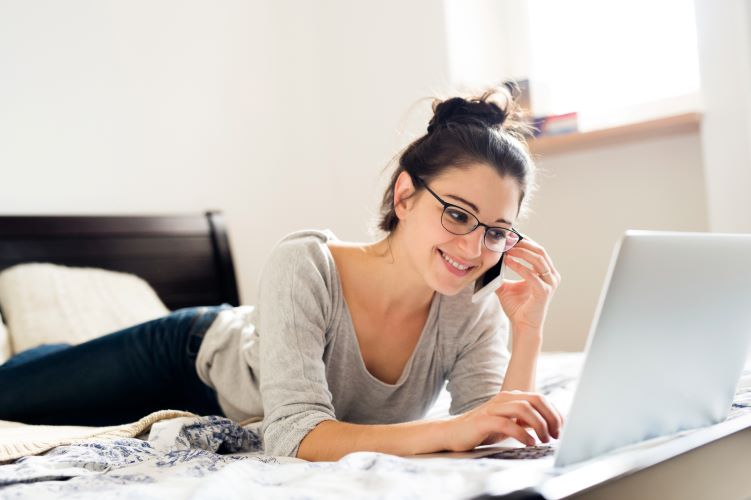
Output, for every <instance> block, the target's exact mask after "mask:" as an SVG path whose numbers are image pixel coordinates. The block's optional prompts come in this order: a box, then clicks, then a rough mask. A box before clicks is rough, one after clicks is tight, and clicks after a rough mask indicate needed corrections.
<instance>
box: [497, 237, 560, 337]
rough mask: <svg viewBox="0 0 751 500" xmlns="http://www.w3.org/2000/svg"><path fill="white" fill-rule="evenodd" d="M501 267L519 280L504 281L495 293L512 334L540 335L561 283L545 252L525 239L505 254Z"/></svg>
mask: <svg viewBox="0 0 751 500" xmlns="http://www.w3.org/2000/svg"><path fill="white" fill-rule="evenodd" d="M522 261H523V262H526V263H528V264H529V265H531V266H532V268H531V269H530V268H529V267H527V266H525V265H524V264H522ZM504 264H505V265H506V266H508V268H509V269H511V270H512V271H514V272H515V273H516V274H518V275H519V276H520V277H521V278H522V279H521V280H519V281H510V280H504V281H503V284H502V285H501V287H500V288H498V290H496V294H497V295H498V299H499V300H500V301H501V306H502V307H503V311H504V312H505V313H506V316H508V318H509V321H510V322H511V325H512V331H522V330H523V331H526V330H529V331H536V332H542V325H543V323H544V322H545V316H546V314H547V311H548V304H550V299H552V298H553V294H554V293H555V290H556V288H558V284H559V283H560V282H561V275H560V274H559V273H558V271H557V270H556V268H555V266H553V261H552V260H551V259H550V256H549V255H548V253H547V252H546V251H545V249H544V248H543V247H541V246H540V245H539V244H537V243H535V242H534V241H532V240H530V239H529V238H526V237H525V238H524V239H523V240H522V241H520V242H519V243H518V244H517V245H516V246H515V247H514V248H512V249H511V250H509V251H508V252H506V255H505V260H504Z"/></svg>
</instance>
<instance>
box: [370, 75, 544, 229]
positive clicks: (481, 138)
mask: <svg viewBox="0 0 751 500" xmlns="http://www.w3.org/2000/svg"><path fill="white" fill-rule="evenodd" d="M517 96H518V87H516V86H515V85H513V84H504V85H503V86H500V87H493V88H491V89H488V90H486V91H485V92H484V93H483V94H482V95H480V96H479V97H467V98H464V97H452V98H450V99H446V100H439V99H434V100H433V117H432V118H431V120H430V123H429V124H428V130H427V133H426V134H425V135H423V136H422V137H419V138H418V139H416V140H415V141H414V142H412V143H411V144H410V145H408V146H407V147H406V148H405V149H404V150H403V151H402V152H401V155H400V156H399V159H398V166H397V168H396V170H395V171H394V173H393V175H392V176H391V182H390V183H389V186H388V188H387V189H386V191H385V192H384V194H383V200H382V202H381V214H380V219H379V221H378V228H379V229H381V230H382V231H385V232H386V233H391V232H392V231H394V229H396V226H397V224H398V223H399V218H398V217H397V216H396V212H395V210H394V187H395V185H396V180H397V178H398V177H399V174H401V173H402V172H405V171H406V172H407V173H408V174H409V175H410V176H411V177H412V178H413V179H414V178H415V177H420V178H421V179H423V180H424V181H425V182H427V183H429V182H430V180H431V179H433V178H435V177H436V176H438V175H440V174H441V173H442V172H443V171H444V170H446V169H449V168H466V167H467V166H468V165H470V164H473V163H483V164H487V165H490V166H491V167H493V168H494V169H495V170H496V171H497V172H498V174H499V175H500V176H501V177H506V176H510V177H512V178H513V179H515V180H516V181H517V182H518V183H519V188H520V190H521V197H520V199H519V211H520V212H521V211H522V202H523V201H524V200H525V199H528V198H529V194H530V192H531V191H532V190H533V189H534V172H535V166H534V163H533V161H532V159H531V158H530V156H529V152H528V151H527V146H526V141H525V136H526V135H528V134H529V132H530V130H531V129H530V127H529V126H527V125H526V123H525V121H524V119H523V111H522V110H521V109H520V108H519V107H518V105H517V104H516V98H517ZM498 98H500V99H498ZM415 189H416V191H419V190H420V189H422V187H421V186H419V185H417V186H415Z"/></svg>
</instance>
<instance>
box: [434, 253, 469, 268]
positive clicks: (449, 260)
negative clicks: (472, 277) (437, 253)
mask: <svg viewBox="0 0 751 500" xmlns="http://www.w3.org/2000/svg"><path fill="white" fill-rule="evenodd" d="M441 256H443V260H445V261H446V262H448V263H449V264H451V265H452V266H454V267H455V268H457V269H459V270H460V271H466V270H467V269H469V268H470V266H463V265H461V264H459V263H458V262H456V261H455V260H453V259H452V258H451V257H449V256H448V255H446V254H445V253H443V252H441Z"/></svg>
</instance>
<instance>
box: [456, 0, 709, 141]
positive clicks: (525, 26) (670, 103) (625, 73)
mask: <svg viewBox="0 0 751 500" xmlns="http://www.w3.org/2000/svg"><path fill="white" fill-rule="evenodd" d="M445 2H446V16H447V35H448V36H447V41H448V47H449V63H450V64H449V67H450V69H451V73H452V80H453V81H454V83H456V84H458V85H459V86H463V85H467V84H472V85H478V84H481V83H483V82H487V81H489V80H491V79H492V80H495V81H502V80H507V79H522V78H528V79H529V81H530V83H529V85H530V91H531V100H532V108H533V112H534V114H535V115H537V116H543V115H551V114H563V113H568V112H572V111H576V112H577V113H578V115H579V128H580V129H581V130H587V129H594V128H601V127H605V126H610V125H616V124H619V123H625V122H629V121H639V120H645V119H649V118H654V117H657V116H665V115H670V114H679V113H685V112H689V111H697V110H699V108H700V98H699V96H700V93H699V90H700V82H699V63H698V49H697V40H696V24H695V19H694V5H693V2H692V1H690V0H660V1H654V0H629V1H628V2H626V1H618V2H603V1H602V0H566V1H560V0H528V1H527V0H504V1H503V2H498V1H495V0H491V1H484V0H445ZM462 6H464V7H463V8H462ZM468 6H471V8H469V7H468ZM460 11H461V12H462V13H461V14H460V15H457V14H458V13H459V12H460ZM488 17H490V18H492V19H494V20H497V22H495V23H494V24H493V25H492V28H488V26H489V24H488ZM478 31H479V32H480V33H478ZM490 47H495V49H490ZM525 56H526V57H525ZM499 60H500V61H501V62H500V63H499V62H498V61H499Z"/></svg>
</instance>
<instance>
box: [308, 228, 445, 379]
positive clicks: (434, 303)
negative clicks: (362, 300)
mask: <svg viewBox="0 0 751 500" xmlns="http://www.w3.org/2000/svg"><path fill="white" fill-rule="evenodd" d="M323 233H324V234H325V235H326V239H325V241H324V242H323V246H324V247H326V252H327V253H328V257H329V258H330V259H331V262H332V264H333V265H332V268H333V270H334V276H335V277H336V283H337V285H338V290H337V295H338V298H339V301H340V304H341V305H342V309H343V310H344V314H345V316H346V321H347V324H346V326H347V334H348V335H349V339H350V340H351V341H352V343H353V346H354V351H355V354H356V356H357V359H358V363H357V364H358V365H359V367H360V371H361V372H362V373H364V374H365V376H366V377H368V378H369V379H370V380H371V381H373V382H374V383H376V384H378V385H380V386H382V387H386V388H389V389H396V388H398V387H400V386H402V385H404V383H405V382H406V381H407V379H408V378H409V374H410V372H411V371H412V365H413V364H414V359H415V357H416V356H417V352H418V351H419V350H420V348H421V347H422V344H423V343H424V342H425V337H427V334H426V332H427V331H428V329H429V327H430V326H431V325H432V324H433V321H434V316H435V313H436V310H437V309H438V303H439V301H440V295H441V294H439V293H437V292H436V293H435V294H434V295H433V300H431V302H430V309H429V310H428V317H427V319H426V320H425V324H424V325H423V327H422V331H421V332H420V337H419V338H418V340H417V343H416V344H415V347H414V348H413V349H412V353H411V355H410V357H409V359H408V360H407V363H406V364H405V365H404V368H403V369H402V373H401V375H399V379H398V380H397V381H396V382H395V383H394V384H389V383H387V382H384V381H383V380H381V379H379V378H378V377H376V376H375V375H373V374H372V373H370V370H368V367H367V366H365V359H364V358H363V357H362V351H361V350H360V342H359V341H358V339H357V333H356V332H355V323H354V321H353V319H352V314H351V313H350V310H349V305H348V304H347V300H346V299H345V298H344V288H343V286H342V280H341V276H340V275H339V269H337V267H336V260H334V254H333V253H331V249H330V248H329V246H328V245H327V244H326V243H327V242H328V241H330V240H333V241H339V239H338V238H337V237H336V236H335V235H334V233H333V232H331V230H330V229H327V230H326V231H323Z"/></svg>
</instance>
